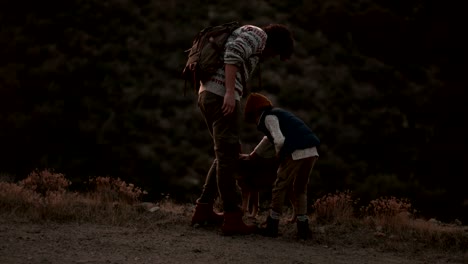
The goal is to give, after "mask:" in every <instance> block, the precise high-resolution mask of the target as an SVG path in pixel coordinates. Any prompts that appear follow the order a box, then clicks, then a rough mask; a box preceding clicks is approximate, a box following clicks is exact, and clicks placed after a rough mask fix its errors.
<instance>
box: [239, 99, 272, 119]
mask: <svg viewBox="0 0 468 264" xmlns="http://www.w3.org/2000/svg"><path fill="white" fill-rule="evenodd" d="M272 107H273V104H272V103H271V101H270V100H269V99H268V98H266V97H265V96H264V95H261V94H259V93H251V94H250V95H249V97H247V101H246V103H245V110H244V118H245V121H246V122H248V123H255V122H257V119H258V118H259V117H260V115H261V114H262V112H263V111H265V110H267V109H271V108H272Z"/></svg>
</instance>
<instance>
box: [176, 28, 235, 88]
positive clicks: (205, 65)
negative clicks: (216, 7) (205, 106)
mask: <svg viewBox="0 0 468 264" xmlns="http://www.w3.org/2000/svg"><path fill="white" fill-rule="evenodd" d="M239 27H240V25H239V22H237V21H233V22H229V23H224V24H222V25H218V26H210V27H206V28H204V29H202V30H201V31H200V32H199V33H198V34H197V35H196V36H195V37H194V38H193V42H192V47H191V48H190V49H188V50H186V51H185V52H187V53H188V59H187V63H186V64H185V68H184V70H183V71H182V78H183V79H185V90H186V89H187V82H192V83H193V86H194V90H195V93H197V91H198V88H199V87H200V81H202V82H204V81H207V80H209V79H210V78H211V76H213V74H215V73H216V71H217V70H218V69H219V68H221V67H222V66H223V64H224V61H223V58H222V53H223V51H224V45H225V44H226V41H227V39H228V38H229V36H230V35H231V34H232V32H233V31H234V30H235V29H237V28H239ZM185 90H184V94H185Z"/></svg>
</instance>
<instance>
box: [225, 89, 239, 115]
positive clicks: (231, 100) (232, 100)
mask: <svg viewBox="0 0 468 264" xmlns="http://www.w3.org/2000/svg"><path fill="white" fill-rule="evenodd" d="M235 108H236V97H235V96H234V93H226V94H225V95H224V103H223V108H222V110H223V114H224V115H225V116H227V115H229V114H232V112H234V109H235Z"/></svg>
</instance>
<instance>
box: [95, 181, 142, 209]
mask: <svg viewBox="0 0 468 264" xmlns="http://www.w3.org/2000/svg"><path fill="white" fill-rule="evenodd" d="M89 183H90V184H91V185H92V186H93V187H94V191H93V193H92V194H91V195H93V196H94V197H96V198H97V199H99V200H101V201H103V202H125V203H129V204H132V203H135V202H138V201H139V200H140V197H141V196H142V195H144V194H146V191H143V190H142V189H141V188H139V187H136V186H135V185H133V184H132V183H129V184H127V183H126V182H125V181H123V180H121V179H120V178H117V179H115V178H111V177H102V176H100V177H96V178H93V179H90V180H89Z"/></svg>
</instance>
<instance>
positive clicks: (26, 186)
mask: <svg viewBox="0 0 468 264" xmlns="http://www.w3.org/2000/svg"><path fill="white" fill-rule="evenodd" d="M88 184H89V190H90V191H89V192H86V193H76V192H70V191H68V188H69V186H70V182H69V181H68V180H67V179H66V178H65V177H64V175H62V174H60V173H54V172H52V171H49V170H44V171H37V172H33V173H31V174H30V175H29V177H27V178H26V179H24V180H23V181H20V182H18V183H13V182H0V212H1V213H0V214H1V215H2V216H3V217H8V216H11V217H15V218H22V219H26V220H29V221H35V222H38V221H56V222H70V221H73V222H94V223H103V224H112V225H132V224H133V225H137V224H141V222H142V221H143V222H145V226H148V228H151V225H174V224H185V223H186V222H188V219H189V217H190V215H191V213H192V210H193V205H191V204H190V205H187V204H185V205H184V204H177V203H174V202H173V201H171V199H170V198H169V197H166V199H164V200H162V201H159V202H158V203H142V202H141V200H140V199H141V197H142V195H143V194H145V192H144V191H143V190H141V189H140V188H138V187H136V186H134V185H132V184H127V183H125V182H124V181H122V180H120V179H112V178H110V177H97V178H93V179H90V180H89V182H88ZM356 205H357V202H356V201H355V200H353V198H352V195H351V192H337V193H334V194H328V195H326V196H324V197H322V198H320V199H317V200H316V202H315V203H314V204H313V207H314V213H313V214H311V215H310V218H311V224H312V225H311V226H313V227H314V240H313V241H314V242H313V243H319V244H321V245H324V244H325V245H327V246H336V245H347V246H349V245H354V246H373V247H375V246H378V247H380V248H381V249H384V250H397V251H399V252H401V251H404V252H413V253H417V252H419V251H421V250H427V249H431V250H435V251H440V252H452V253H455V254H461V255H463V254H465V256H464V257H463V259H464V261H465V262H466V263H468V260H467V259H468V256H466V249H467V248H468V228H467V227H466V226H462V225H461V224H458V225H457V224H444V223H441V222H438V221H436V220H434V219H431V220H429V221H426V220H423V219H417V218H415V217H414V209H413V208H412V206H411V203H410V202H409V201H408V200H405V199H398V198H395V197H383V198H380V199H376V200H374V201H371V202H370V203H369V204H368V205H367V206H365V207H362V208H359V210H356ZM357 211H358V212H359V213H358V214H357V213H356V212H357ZM148 212H151V213H148ZM265 213H266V212H263V214H265ZM286 216H287V215H286V214H285V219H284V221H282V222H283V223H285V222H286ZM261 217H262V216H260V218H261ZM155 219H157V220H158V221H154V220H155ZM282 228H283V232H284V234H285V235H286V236H291V237H293V236H294V235H293V233H294V232H295V225H287V224H285V225H283V227H282Z"/></svg>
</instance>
